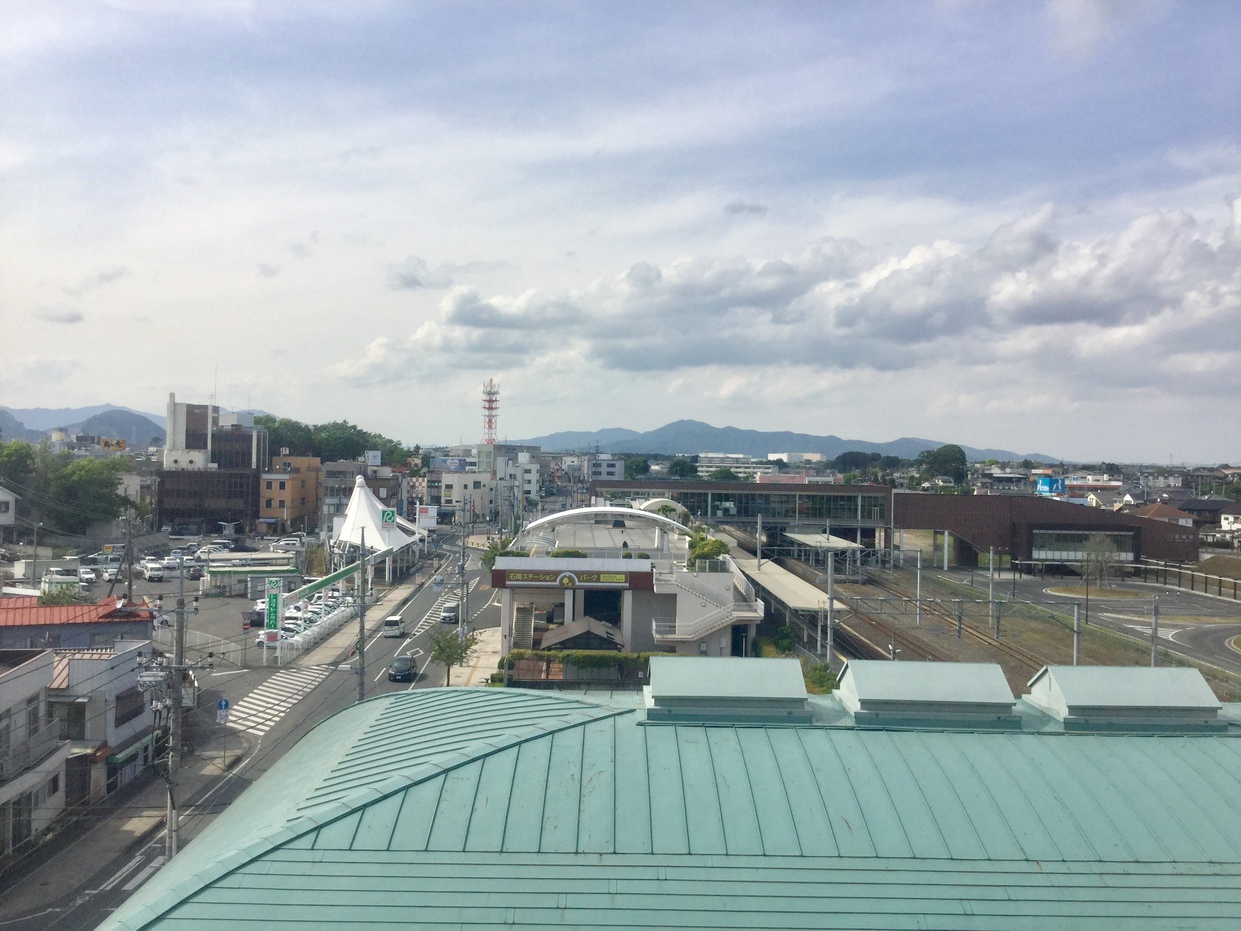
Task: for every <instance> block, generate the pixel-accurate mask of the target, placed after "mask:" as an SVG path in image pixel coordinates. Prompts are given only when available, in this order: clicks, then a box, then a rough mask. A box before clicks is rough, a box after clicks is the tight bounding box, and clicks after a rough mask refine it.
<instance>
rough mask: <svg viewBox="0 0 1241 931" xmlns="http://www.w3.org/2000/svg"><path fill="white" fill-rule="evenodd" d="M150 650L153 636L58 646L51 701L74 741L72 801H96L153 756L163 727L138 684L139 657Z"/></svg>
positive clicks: (63, 733)
mask: <svg viewBox="0 0 1241 931" xmlns="http://www.w3.org/2000/svg"><path fill="white" fill-rule="evenodd" d="M150 655H151V643H150V640H149V639H144V640H121V641H117V642H116V643H115V644H113V645H112V646H110V647H102V648H97V649H93V650H58V651H56V657H55V664H54V668H53V671H52V679H51V683H50V684H49V687H48V693H47V704H48V715H49V717H50V718H51V719H52V720H54V721H55V722H56V726H57V728H58V729H59V735H60V737H61V738H62V739H67V740H68V741H69V742H70V746H71V753H70V758H69V761H68V767H67V774H66V782H67V788H68V804H70V805H72V804H76V803H78V802H82V801H88V800H89V801H92V802H94V801H98V800H99V799H101V798H103V797H104V796H105V795H109V794H111V793H112V792H115V791H116V790H117V789H119V788H120V787H121V786H123V785H125V784H126V783H128V782H129V781H130V780H132V779H133V778H134V777H135V776H137V775H138V773H139V772H140V771H141V770H142V769H143V768H145V767H147V766H149V765H150V764H151V762H152V760H153V759H154V754H155V744H156V742H157V740H158V738H159V733H160V731H159V728H158V727H157V726H156V720H155V716H154V714H153V713H152V712H151V710H150V708H149V706H148V702H147V699H146V696H145V695H144V693H143V691H142V689H141V688H139V686H138V672H139V665H138V661H139V659H140V658H141V657H143V656H146V657H148V658H149V657H150Z"/></svg>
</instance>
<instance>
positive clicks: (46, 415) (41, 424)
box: [0, 404, 164, 439]
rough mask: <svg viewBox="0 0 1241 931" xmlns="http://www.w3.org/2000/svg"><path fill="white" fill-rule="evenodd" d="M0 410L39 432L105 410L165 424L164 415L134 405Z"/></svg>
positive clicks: (74, 422) (92, 415)
mask: <svg viewBox="0 0 1241 931" xmlns="http://www.w3.org/2000/svg"><path fill="white" fill-rule="evenodd" d="M0 411H8V412H9V413H10V414H12V415H13V416H14V417H16V418H17V419H18V420H20V421H21V422H22V425H23V426H25V427H26V428H27V429H29V430H35V431H38V432H42V431H45V430H51V429H52V428H53V427H72V426H74V425H76V424H80V423H83V422H84V421H86V420H89V419H90V418H91V417H94V416H95V415H96V414H102V413H104V412H105V411H129V412H130V413H131V414H139V415H141V416H143V417H145V418H146V419H147V420H149V421H151V422H152V423H153V424H155V425H156V426H158V427H162V426H163V425H164V416H163V415H162V414H148V413H147V412H146V411H136V410H134V409H133V408H132V407H122V406H121V405H119V404H92V405H90V406H88V407H3V406H0ZM148 439H150V437H148Z"/></svg>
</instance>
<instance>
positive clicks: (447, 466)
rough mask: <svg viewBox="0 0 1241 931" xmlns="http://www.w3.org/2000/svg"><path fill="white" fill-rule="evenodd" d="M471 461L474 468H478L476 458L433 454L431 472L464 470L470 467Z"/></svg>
mask: <svg viewBox="0 0 1241 931" xmlns="http://www.w3.org/2000/svg"><path fill="white" fill-rule="evenodd" d="M471 463H473V466H474V468H475V469H477V468H478V460H476V459H463V458H461V457H442V456H435V457H433V458H432V459H431V471H432V472H465V471H467V470H468V469H469V468H470V465H471Z"/></svg>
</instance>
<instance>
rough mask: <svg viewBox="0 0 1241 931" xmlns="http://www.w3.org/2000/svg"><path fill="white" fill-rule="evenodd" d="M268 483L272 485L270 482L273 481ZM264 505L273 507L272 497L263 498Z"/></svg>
mask: <svg viewBox="0 0 1241 931" xmlns="http://www.w3.org/2000/svg"><path fill="white" fill-rule="evenodd" d="M267 484H268V485H270V484H271V482H268V483H267ZM263 507H265V508H271V498H264V499H263Z"/></svg>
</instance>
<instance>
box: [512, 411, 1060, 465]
mask: <svg viewBox="0 0 1241 931" xmlns="http://www.w3.org/2000/svg"><path fill="white" fill-rule="evenodd" d="M512 442H514V443H518V444H525V445H531V446H541V447H543V448H544V449H547V450H556V451H562V452H594V451H595V450H596V449H598V451H599V452H603V453H659V454H663V455H668V456H675V455H694V454H695V453H707V452H710V453H741V454H742V455H746V456H751V457H753V458H757V459H762V458H765V457H766V456H767V454H768V453H822V454H823V455H824V456H825V457H827V458H828V459H835V458H836V457H837V456H839V455H840V454H841V453H844V452H863V453H879V454H880V455H884V456H900V457H901V458H902V459H913V458H915V457H916V456H917V455H918V453H920V452H922V451H923V450H926V449H938V448H939V447H940V446H943V445H945V443H944V442H941V441H939V440H925V439H921V438H918V437H901V438H900V439H897V440H892V441H890V442H887V443H875V442H871V441H869V440H846V439H842V438H841V437H838V436H814V435H812V434H809V433H790V432H787V431H772V432H768V431H763V430H740V429H738V428H736V427H713V426H711V425H710V424H707V423H702V422H701V421H698V420H678V421H676V422H675V423H670V424H666V425H665V426H662V427H659V428H658V429H655V430H648V431H647V432H645V433H639V432H637V431H635V430H626V429H623V428H619V427H612V428H608V429H605V430H598V431H596V432H594V433H590V432H585V431H574V432H565V433H552V434H549V435H547V436H539V437H532V438H530V439H528V440H514V441H512ZM961 448H962V449H963V450H964V451H965V455H966V458H968V459H969V460H970V461H972V462H978V461H982V460H986V459H999V460H1002V461H1007V460H1013V461H1019V460H1021V459H1031V460H1033V461H1035V462H1059V461H1060V460H1058V459H1056V458H1055V457H1052V456H1047V455H1044V454H1042V453H1015V452H1011V451H1009V450H1004V449H979V448H977V447H973V446H964V445H962V446H961Z"/></svg>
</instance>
